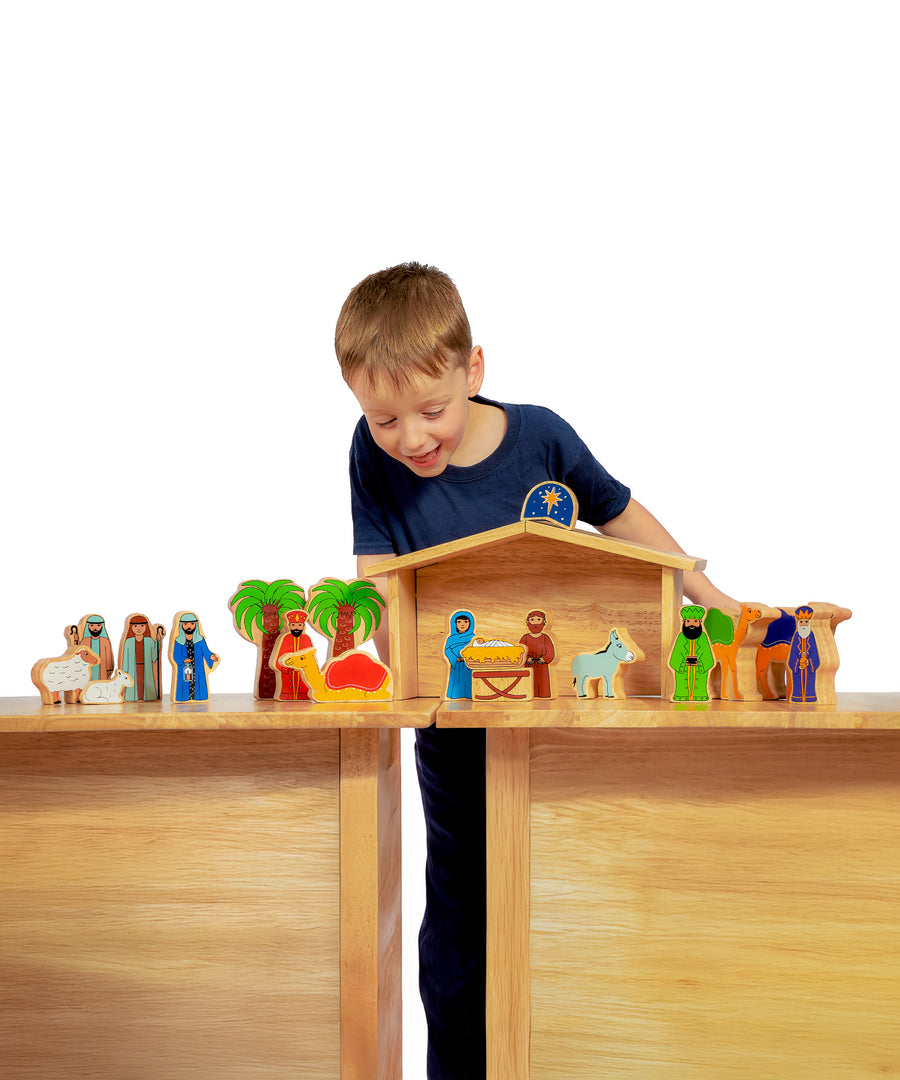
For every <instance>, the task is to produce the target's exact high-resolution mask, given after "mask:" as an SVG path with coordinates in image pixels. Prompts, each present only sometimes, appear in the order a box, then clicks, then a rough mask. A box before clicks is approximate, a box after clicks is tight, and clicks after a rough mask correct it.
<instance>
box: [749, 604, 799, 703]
mask: <svg viewBox="0 0 900 1080" xmlns="http://www.w3.org/2000/svg"><path fill="white" fill-rule="evenodd" d="M778 610H779V611H780V612H781V614H780V615H779V616H778V618H777V619H774V620H773V621H772V622H770V623H769V625H768V626H767V627H766V636H765V637H764V638H763V639H762V641H761V642H760V644H759V645H758V646H757V648H756V681H757V685H758V687H759V690H760V692H761V693H762V696H763V698H764V699H765V700H766V701H775V700H776V699H777V698H783V697H785V696H786V694H788V693H789V692H790V691H789V689H788V684H789V682H790V677H791V676H790V670H789V669H788V667H787V659H788V653H789V652H790V650H791V641H792V640H793V637H794V631H795V630H796V629H797V620H796V618H795V617H794V616H793V615H791V614H789V613H788V612H787V611H785V609H784V608H779V609H778ZM770 675H771V681H770ZM772 681H774V683H775V687H774V689H773V688H772Z"/></svg>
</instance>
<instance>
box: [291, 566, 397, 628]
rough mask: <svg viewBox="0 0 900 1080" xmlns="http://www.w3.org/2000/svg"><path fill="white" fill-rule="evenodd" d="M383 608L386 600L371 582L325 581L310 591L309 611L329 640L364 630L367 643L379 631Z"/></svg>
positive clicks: (331, 579) (330, 579)
mask: <svg viewBox="0 0 900 1080" xmlns="http://www.w3.org/2000/svg"><path fill="white" fill-rule="evenodd" d="M383 607H384V599H383V597H382V596H381V594H380V593H379V592H378V590H377V589H376V588H375V586H374V585H373V584H372V582H371V581H339V580H338V579H337V578H324V579H323V580H322V581H320V582H319V584H318V585H314V586H313V587H312V588H311V589H310V591H309V604H308V606H307V610H308V611H309V617H310V619H311V620H312V621H313V622H314V623H315V625H316V628H317V629H318V630H319V631H320V633H322V634H324V635H325V636H326V637H333V636H334V635H335V634H336V633H338V632H339V631H340V632H346V633H350V634H355V633H356V631H357V630H359V629H360V627H361V628H362V631H363V640H366V639H367V638H369V637H371V636H372V632H373V630H377V629H378V625H379V623H380V622H381V609H382V608H383Z"/></svg>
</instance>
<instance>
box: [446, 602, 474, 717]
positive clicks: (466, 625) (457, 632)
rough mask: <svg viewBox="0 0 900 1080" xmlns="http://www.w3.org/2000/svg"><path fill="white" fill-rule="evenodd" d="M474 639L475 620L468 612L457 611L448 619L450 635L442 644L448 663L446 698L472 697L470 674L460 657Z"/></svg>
mask: <svg viewBox="0 0 900 1080" xmlns="http://www.w3.org/2000/svg"><path fill="white" fill-rule="evenodd" d="M474 637H475V619H474V618H473V617H472V613H471V612H470V611H457V612H455V613H454V614H453V615H452V616H451V618H450V634H449V636H448V638H447V640H446V641H445V642H444V656H446V657H447V660H448V661H449V663H450V678H449V679H448V680H447V697H448V698H470V697H471V696H472V672H471V671H470V670H469V669H468V668H467V667H466V662H465V660H463V659H462V658H461V657H460V655H459V654H460V653H461V652H462V650H463V649H464V648H465V647H466V646H467V645H468V644H469V643H470V642H471V640H472V638H474Z"/></svg>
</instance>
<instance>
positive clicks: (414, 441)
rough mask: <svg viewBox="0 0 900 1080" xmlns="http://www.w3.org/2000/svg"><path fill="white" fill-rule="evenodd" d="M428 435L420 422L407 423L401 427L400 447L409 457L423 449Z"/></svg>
mask: <svg viewBox="0 0 900 1080" xmlns="http://www.w3.org/2000/svg"><path fill="white" fill-rule="evenodd" d="M427 442H428V436H427V435H426V434H425V430H424V428H423V427H422V425H421V424H417V423H407V424H405V425H404V427H403V431H402V433H401V440H400V449H401V450H402V451H403V453H404V454H406V455H407V456H409V457H414V456H415V455H416V454H418V453H420V452H421V451H422V450H424V448H425V445H426V443H427Z"/></svg>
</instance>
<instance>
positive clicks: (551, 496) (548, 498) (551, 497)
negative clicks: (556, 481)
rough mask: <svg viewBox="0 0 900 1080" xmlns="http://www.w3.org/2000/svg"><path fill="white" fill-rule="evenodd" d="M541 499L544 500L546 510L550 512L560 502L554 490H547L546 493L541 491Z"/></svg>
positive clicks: (557, 493)
mask: <svg viewBox="0 0 900 1080" xmlns="http://www.w3.org/2000/svg"><path fill="white" fill-rule="evenodd" d="M541 498H542V499H543V500H544V505H545V506H546V508H547V509H548V510H552V509H553V508H554V507H555V506H556V505H557V504H558V503H559V501H560V497H559V492H558V491H557V490H556V488H547V490H546V491H542V492H541Z"/></svg>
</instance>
